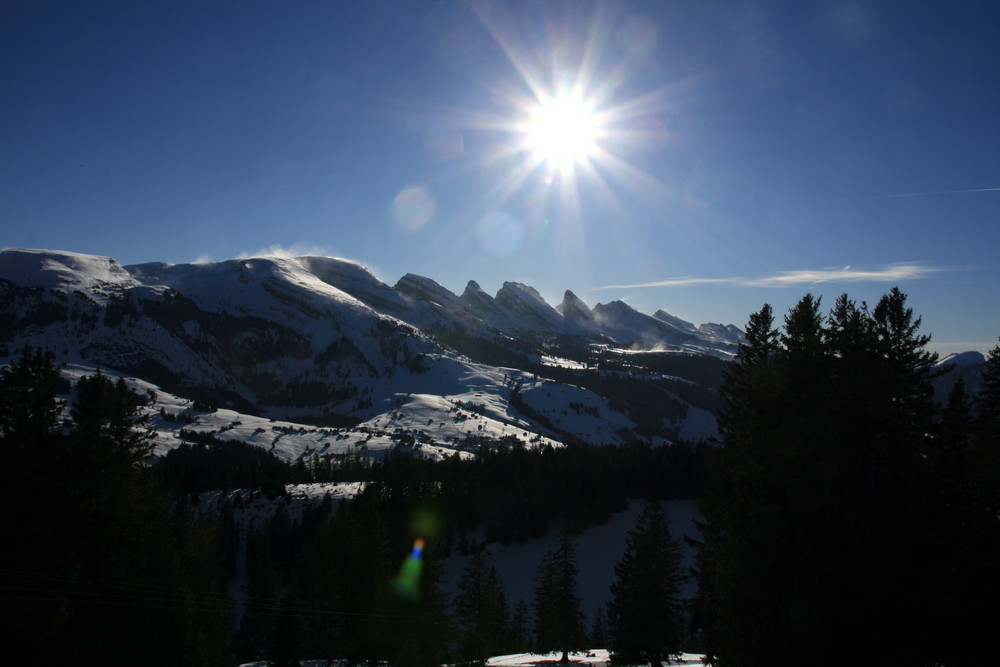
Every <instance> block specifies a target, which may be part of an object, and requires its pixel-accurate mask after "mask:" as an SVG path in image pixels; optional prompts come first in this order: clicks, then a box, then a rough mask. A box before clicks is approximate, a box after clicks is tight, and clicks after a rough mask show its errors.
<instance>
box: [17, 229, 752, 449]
mask: <svg viewBox="0 0 1000 667" xmlns="http://www.w3.org/2000/svg"><path fill="white" fill-rule="evenodd" d="M739 333H740V332H739V330H738V329H736V328H735V327H731V326H730V327H722V326H721V325H703V327H702V328H696V327H694V326H693V325H691V324H690V323H687V322H683V321H682V320H679V319H677V318H673V317H671V316H669V315H667V314H666V313H663V312H662V311H659V312H658V313H657V315H656V316H654V317H650V316H648V315H644V314H642V313H639V312H638V311H635V310H634V309H632V308H631V307H630V306H628V305H626V304H624V303H622V302H613V303H611V304H606V305H601V304H598V305H597V306H595V307H594V308H593V309H590V308H588V307H587V305H586V304H585V303H583V301H582V300H580V299H579V298H577V297H576V296H575V295H573V293H572V292H567V293H566V295H565V297H564V299H563V302H562V303H561V304H560V305H559V307H557V308H553V307H552V306H550V305H549V304H548V303H546V301H545V300H544V298H542V296H541V295H540V294H539V293H538V292H537V291H536V290H535V289H533V288H532V287H530V286H528V285H524V284H521V283H515V282H508V283H504V285H503V287H502V288H501V289H500V290H499V291H498V292H497V294H496V296H494V297H491V296H490V295H488V294H487V293H486V292H484V291H483V290H482V289H481V288H480V287H479V285H478V284H476V283H475V282H474V281H470V282H469V284H468V286H467V287H466V289H465V291H464V292H463V293H462V295H456V294H454V293H452V292H450V291H449V290H448V289H446V288H445V287H443V286H441V285H440V284H438V283H436V282H434V281H433V280H431V279H429V278H425V277H421V276H416V275H413V274H406V275H404V276H403V278H401V279H400V280H399V281H398V282H397V283H396V285H394V286H389V285H387V284H385V283H383V282H381V281H380V280H378V279H377V278H376V277H375V276H374V275H373V274H372V273H371V272H370V271H368V270H367V269H366V268H365V267H363V266H361V265H359V264H357V263H354V262H350V261H346V260H341V259H334V258H329V257H300V258H288V257H253V258H245V259H233V260H228V261H223V262H215V263H203V264H181V265H170V264H165V263H149V264H141V265H133V266H122V265H121V264H119V263H118V262H117V261H116V260H115V259H113V258H110V257H97V256H92V255H81V254H77V253H71V252H62V251H50V250H11V249H8V250H4V251H3V252H2V253H0V359H2V358H9V357H11V356H13V355H15V354H16V353H17V352H18V350H19V349H20V348H21V347H23V346H24V345H26V344H30V345H34V346H40V347H44V348H46V349H49V350H51V351H52V352H53V353H54V354H55V355H56V358H57V361H59V362H60V363H64V364H76V365H77V366H78V367H82V368H87V367H89V368H97V367H100V368H103V369H108V370H111V371H115V372H118V373H121V374H124V375H126V376H129V377H133V378H135V379H137V380H139V379H141V380H142V381H143V382H146V383H150V384H151V386H155V388H156V389H158V390H160V391H161V392H166V393H169V394H171V395H174V396H177V397H184V398H185V399H187V400H189V401H191V404H192V407H193V406H194V404H195V403H197V404H198V406H199V407H201V408H205V407H213V408H224V409H228V410H233V411H238V412H239V413H240V415H241V416H240V417H234V418H233V419H232V420H231V421H244V422H247V421H248V420H249V418H250V417H249V416H256V417H257V418H259V419H280V420H288V421H289V422H300V423H306V424H312V425H314V426H315V427H343V428H347V427H350V428H357V427H359V425H368V428H369V431H368V432H369V433H370V432H373V429H374V430H378V429H383V430H384V429H386V428H388V426H387V425H389V424H390V423H391V424H392V428H393V429H397V430H398V429H410V430H412V431H413V432H414V433H417V432H419V433H422V434H424V439H425V441H426V442H429V443H430V442H432V443H434V445H435V446H445V447H449V446H450V447H454V448H461V446H465V445H468V441H469V439H470V438H475V437H491V438H501V437H505V436H506V435H511V436H513V437H519V438H524V439H525V440H530V439H531V438H532V437H533V438H534V439H535V441H536V442H558V441H572V440H583V441H589V442H621V441H623V440H626V439H630V438H636V437H639V438H645V439H657V438H675V437H678V436H683V437H695V438H696V437H703V436H707V435H710V434H711V432H712V430H713V428H714V421H713V420H706V419H705V415H706V414H709V412H708V410H709V409H710V408H711V406H709V405H705V404H704V401H703V400H702V401H701V403H700V404H697V403H698V400H696V399H694V398H692V397H691V396H688V395H686V392H687V385H689V384H690V382H685V380H684V378H682V377H675V375H677V374H672V373H669V372H659V373H649V374H645V375H643V376H642V378H641V379H637V378H633V377H632V374H633V369H634V367H635V361H634V359H630V361H629V365H628V370H627V372H626V371H622V370H618V369H619V366H618V365H616V364H617V362H616V361H615V360H614V355H615V354H616V351H617V350H629V351H631V352H633V353H634V352H635V351H643V350H645V351H658V353H663V354H666V353H667V352H669V353H673V354H674V355H676V354H682V355H683V356H684V357H685V358H686V359H688V362H689V361H690V360H689V358H690V356H691V355H692V354H697V355H704V361H703V362H700V363H704V364H709V365H711V364H721V363H723V362H721V361H720V359H724V358H726V357H728V356H729V355H731V354H732V353H733V352H734V351H735V343H736V342H737V341H738V340H739ZM699 358H700V357H699ZM621 368H622V369H624V368H625V366H621ZM612 381H613V382H616V383H618V384H619V385H620V384H621V383H622V382H632V383H638V382H644V383H652V384H650V385H649V387H647V388H646V389H649V390H652V391H653V392H654V395H656V396H661V398H660V399H657V400H662V404H663V406H664V407H663V409H662V413H661V414H652V413H651V412H650V410H649V409H648V408H646V407H641V405H648V404H650V401H649V400H648V396H646V397H644V398H643V399H642V400H638V399H636V400H635V401H631V402H630V401H629V400H622V399H621V398H620V397H619V396H614V397H613V396H611V395H610V394H609V393H608V391H606V390H605V388H604V387H605V385H606V384H607V383H609V382H612ZM515 387H516V388H517V394H516V396H515V397H514V398H515V399H516V401H512V398H511V394H512V392H513V391H514V389H515ZM632 389H635V393H636V396H638V395H640V393H642V392H641V391H640V389H642V388H637V387H633V388H632ZM619 390H620V387H619ZM619 390H616V391H619ZM643 391H646V390H645V389H643ZM646 393H647V394H648V391H646ZM702 394H704V392H702ZM691 401H694V402H695V403H696V405H692V404H691V403H690V402H691ZM515 402H516V405H514V403H515ZM653 404H656V402H655V401H654V402H653ZM567 406H572V407H567ZM456 412H462V413H463V414H466V415H468V417H467V418H465V419H458V417H457V416H456ZM234 414H235V413H234ZM688 414H690V415H692V419H691V420H687V419H686V417H685V415H688ZM476 420H478V421H479V423H477V424H475V430H474V431H470V430H469V429H465V430H463V429H455V428H452V427H449V426H447V425H448V423H449V422H450V423H451V424H452V425H454V424H455V423H458V422H462V423H465V422H470V424H471V423H474V422H475V421H476ZM689 421H690V423H689ZM376 422H378V424H379V426H375V425H374V424H375V423H376ZM256 428H262V427H261V426H257V427H256ZM230 430H232V429H230ZM265 430H266V429H265ZM386 432H387V433H389V432H390V431H386ZM393 432H394V431H393ZM459 441H462V443H463V444H462V445H461V446H460V445H459V444H457V443H459ZM297 455H298V454H295V456H297Z"/></svg>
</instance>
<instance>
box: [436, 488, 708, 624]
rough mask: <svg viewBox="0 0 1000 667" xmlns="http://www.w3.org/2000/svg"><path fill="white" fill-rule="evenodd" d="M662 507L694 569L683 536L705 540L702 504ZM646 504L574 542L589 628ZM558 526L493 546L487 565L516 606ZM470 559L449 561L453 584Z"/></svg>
mask: <svg viewBox="0 0 1000 667" xmlns="http://www.w3.org/2000/svg"><path fill="white" fill-rule="evenodd" d="M661 505H662V507H663V510H664V512H665V513H666V515H667V519H668V520H669V521H670V532H671V534H672V535H673V536H674V537H675V538H676V539H678V540H681V547H682V549H683V558H682V564H683V566H684V567H685V568H688V567H691V566H693V565H694V556H695V554H694V550H693V549H692V548H691V547H690V545H688V544H687V543H686V542H685V541H684V540H683V536H688V537H691V538H693V539H700V538H701V533H700V532H699V531H698V527H697V525H696V522H697V521H701V520H702V516H701V514H700V512H699V511H698V504H697V502H696V501H694V500H671V501H667V502H663V503H661ZM644 506H645V501H640V500H634V501H631V502H630V503H629V505H628V508H627V509H626V510H625V511H624V512H618V513H616V514H612V515H611V517H610V518H609V520H608V521H607V523H605V524H602V525H593V526H589V527H588V528H586V529H585V530H584V531H583V532H582V533H580V534H579V535H577V536H575V537H574V538H573V539H574V541H575V542H576V545H577V549H576V553H577V566H578V567H579V569H580V577H579V582H580V589H579V591H578V595H579V596H580V598H581V599H582V609H583V612H584V613H585V614H586V615H587V623H588V626H587V627H588V628H589V627H590V623H593V620H594V617H595V615H596V613H597V609H598V607H600V606H602V605H604V604H605V603H606V602H607V601H608V600H610V599H611V593H610V587H611V584H612V582H613V581H614V578H615V572H614V569H615V564H616V563H617V562H618V561H619V560H621V557H622V554H624V552H625V541H626V536H627V534H628V531H630V530H632V529H633V528H635V523H636V520H637V519H638V517H639V515H640V514H641V513H642V509H643V507H644ZM557 523H558V522H553V523H552V524H550V525H549V529H548V531H547V532H546V534H545V535H544V536H543V537H541V538H539V539H537V540H531V541H529V542H527V543H525V544H510V545H507V546H504V545H502V544H490V545H489V546H488V548H487V562H488V563H489V564H490V565H493V566H494V567H496V570H497V573H498V574H499V575H500V578H501V579H502V580H503V582H504V585H505V587H506V593H507V599H508V601H509V602H510V605H511V607H512V608H513V606H514V605H515V604H517V601H518V600H524V601H525V602H528V603H529V604H530V603H531V600H532V599H533V591H534V581H533V578H534V575H535V570H536V569H537V568H538V563H539V562H540V561H541V559H542V556H543V555H544V554H545V553H546V552H547V551H552V550H554V549H555V548H556V547H557V546H558V543H559V531H560V529H561V526H560V525H557ZM467 561H468V557H466V556H460V555H454V556H452V557H451V558H449V559H448V560H447V562H446V563H445V567H446V569H447V571H448V572H450V573H451V575H452V579H453V580H454V581H457V580H458V577H459V576H460V574H461V572H462V571H463V569H464V568H465V566H466V564H467ZM454 581H452V582H451V583H454ZM695 593H696V584H695V582H694V581H693V580H689V581H688V583H687V586H686V587H685V589H684V595H685V596H686V597H694V595H695Z"/></svg>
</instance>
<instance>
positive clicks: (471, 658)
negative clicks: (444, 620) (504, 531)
mask: <svg viewBox="0 0 1000 667" xmlns="http://www.w3.org/2000/svg"><path fill="white" fill-rule="evenodd" d="M452 609H453V611H454V615H455V620H456V623H457V625H458V627H459V628H460V631H461V639H460V641H459V657H460V658H461V660H462V661H463V662H468V663H470V664H485V662H486V659H487V658H489V657H490V656H493V655H500V654H502V653H504V649H505V648H506V647H508V645H509V643H510V638H509V636H508V623H507V621H508V607H507V597H506V595H505V594H504V588H503V582H502V581H501V580H500V576H499V575H498V574H497V571H496V568H494V567H491V566H488V564H487V562H486V554H485V551H484V549H483V548H481V547H473V551H472V555H471V556H470V559H469V564H468V566H467V567H466V568H465V571H464V572H463V573H462V577H461V578H460V579H459V580H458V595H456V596H455V599H454V601H453V602H452Z"/></svg>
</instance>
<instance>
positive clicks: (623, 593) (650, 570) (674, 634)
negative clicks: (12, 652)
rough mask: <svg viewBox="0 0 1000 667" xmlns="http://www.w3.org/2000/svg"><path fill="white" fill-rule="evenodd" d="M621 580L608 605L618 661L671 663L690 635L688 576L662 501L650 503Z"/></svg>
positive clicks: (622, 564) (618, 570)
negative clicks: (685, 597)
mask: <svg viewBox="0 0 1000 667" xmlns="http://www.w3.org/2000/svg"><path fill="white" fill-rule="evenodd" d="M615 576H616V579H615V582H614V583H613V584H612V585H611V601H610V602H609V603H608V626H609V629H610V634H611V660H612V662H613V663H617V664H641V663H649V664H650V665H652V667H660V666H661V665H662V664H663V663H662V662H661V661H662V660H663V659H666V660H667V661H668V662H669V660H670V656H671V655H672V654H675V653H678V652H680V649H681V641H682V639H683V636H684V614H683V611H684V601H683V599H682V597H681V593H682V586H683V584H684V581H685V579H686V575H685V573H684V570H683V568H682V565H681V546H680V543H679V542H678V541H677V540H675V539H674V538H673V537H672V536H671V535H670V529H669V523H668V521H667V517H666V514H664V512H663V509H662V508H661V507H660V504H659V503H658V502H656V501H651V502H649V503H648V504H647V505H646V507H645V509H644V510H643V512H642V514H641V515H640V516H639V519H638V521H637V522H636V525H635V528H633V529H632V530H631V531H629V534H628V538H627V540H626V546H625V554H624V555H623V556H622V559H621V560H620V561H618V564H617V565H615Z"/></svg>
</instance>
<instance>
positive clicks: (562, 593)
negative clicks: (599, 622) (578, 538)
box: [535, 530, 587, 662]
mask: <svg viewBox="0 0 1000 667" xmlns="http://www.w3.org/2000/svg"><path fill="white" fill-rule="evenodd" d="M578 577H579V569H578V568H577V565H576V544H575V543H574V542H573V540H572V538H570V536H569V533H567V532H566V531H565V530H563V531H561V532H560V534H559V546H558V547H556V549H555V550H553V551H549V552H547V553H546V554H545V555H544V556H543V557H542V560H541V562H540V563H539V565H538V570H537V573H536V574H535V649H536V651H539V652H543V653H548V652H550V651H561V652H562V658H561V660H560V661H561V662H569V652H570V651H575V650H579V649H581V648H584V646H583V645H584V643H585V642H586V638H587V632H586V629H585V628H584V615H583V611H581V609H580V603H581V600H580V597H579V596H578V595H577V589H578V586H579V584H578V581H577V579H578Z"/></svg>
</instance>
